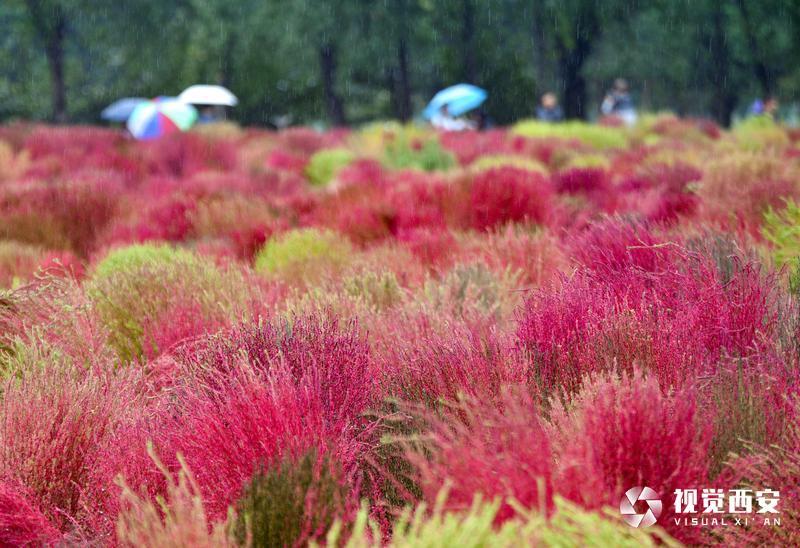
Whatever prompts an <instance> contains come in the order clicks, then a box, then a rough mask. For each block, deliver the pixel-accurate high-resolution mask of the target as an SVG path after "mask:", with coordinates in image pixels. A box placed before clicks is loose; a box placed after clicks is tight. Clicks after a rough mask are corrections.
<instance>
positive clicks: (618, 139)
mask: <svg viewBox="0 0 800 548" xmlns="http://www.w3.org/2000/svg"><path fill="white" fill-rule="evenodd" d="M512 132H514V133H516V134H517V135H522V136H523V137H540V138H545V137H557V138H560V139H578V140H579V141H582V142H583V143H586V144H587V145H591V146H593V147H595V148H599V149H611V148H624V147H625V146H627V144H628V139H627V137H626V130H625V129H623V128H616V127H608V126H598V125H595V124H587V123H585V122H564V123H562V124H549V123H545V122H539V121H536V120H523V121H521V122H518V123H517V124H515V125H514V127H513V128H512Z"/></svg>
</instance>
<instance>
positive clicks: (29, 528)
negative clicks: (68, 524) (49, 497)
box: [0, 480, 61, 546]
mask: <svg viewBox="0 0 800 548" xmlns="http://www.w3.org/2000/svg"><path fill="white" fill-rule="evenodd" d="M60 537H61V534H60V533H59V531H58V529H56V528H55V527H54V526H53V524H51V523H50V521H49V520H48V519H47V518H46V517H45V516H44V514H42V512H41V510H39V509H38V508H37V507H36V505H35V504H33V503H32V502H31V501H30V499H29V498H28V497H27V496H26V495H25V489H24V487H22V486H21V485H18V484H15V483H11V482H6V481H3V480H0V546H45V545H51V544H55V543H57V542H58V540H59V538H60Z"/></svg>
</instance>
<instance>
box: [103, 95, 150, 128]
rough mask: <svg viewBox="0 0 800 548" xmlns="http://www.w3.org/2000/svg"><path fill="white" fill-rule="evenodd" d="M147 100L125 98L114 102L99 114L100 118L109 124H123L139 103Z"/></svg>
mask: <svg viewBox="0 0 800 548" xmlns="http://www.w3.org/2000/svg"><path fill="white" fill-rule="evenodd" d="M145 101H147V99H143V98H141V97H125V98H124V99H120V100H119V101H114V102H113V103H111V104H110V105H108V106H107V107H106V108H104V109H103V111H102V112H101V113H100V118H102V119H103V120H108V121H109V122H124V121H126V120H127V119H128V117H129V116H130V115H131V113H132V112H133V109H135V108H136V107H137V106H139V103H143V102H145Z"/></svg>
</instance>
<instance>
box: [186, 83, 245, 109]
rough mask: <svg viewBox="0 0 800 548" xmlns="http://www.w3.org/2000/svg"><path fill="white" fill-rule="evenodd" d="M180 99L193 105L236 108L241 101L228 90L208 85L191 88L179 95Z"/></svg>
mask: <svg viewBox="0 0 800 548" xmlns="http://www.w3.org/2000/svg"><path fill="white" fill-rule="evenodd" d="M178 99H180V100H181V101H183V102H184V103H191V104H193V105H221V106H225V107H235V106H236V105H237V104H239V99H237V98H236V96H235V95H234V94H233V93H231V92H230V90H229V89H228V88H224V87H222V86H211V85H206V84H202V85H195V86H189V87H188V88H186V89H185V90H183V92H181V94H180V95H178Z"/></svg>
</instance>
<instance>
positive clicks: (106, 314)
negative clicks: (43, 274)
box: [86, 244, 250, 362]
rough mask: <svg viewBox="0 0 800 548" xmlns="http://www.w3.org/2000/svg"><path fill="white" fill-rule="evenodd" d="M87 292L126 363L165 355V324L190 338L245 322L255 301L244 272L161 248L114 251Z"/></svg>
mask: <svg viewBox="0 0 800 548" xmlns="http://www.w3.org/2000/svg"><path fill="white" fill-rule="evenodd" d="M86 289H87V294H88V296H89V298H90V299H91V301H92V303H93V305H94V307H95V309H96V310H97V313H98V315H99V316H100V318H101V320H102V322H103V324H104V326H105V327H106V328H107V329H108V331H109V333H110V335H109V343H110V344H111V346H112V347H113V348H114V349H115V350H116V351H117V354H118V356H119V358H120V359H121V360H122V361H123V362H129V361H131V360H136V359H142V358H144V357H148V356H153V355H155V354H157V353H158V352H159V351H161V350H164V349H163V348H159V345H158V343H156V342H155V339H154V337H156V338H157V337H158V336H160V335H161V333H160V331H161V330H162V327H164V326H163V325H161V323H162V322H165V321H166V322H169V323H170V325H169V327H170V329H171V330H172V331H174V332H175V333H176V334H180V330H181V329H182V328H185V330H186V335H196V334H199V333H198V332H197V331H200V332H202V331H203V330H204V329H203V328H204V326H209V327H214V326H220V325H222V324H225V323H226V322H227V321H229V320H233V319H239V318H240V316H241V314H243V313H245V312H246V310H247V303H248V302H249V298H250V293H249V288H248V286H247V284H246V283H245V280H244V279H243V277H242V275H241V273H240V272H238V271H236V270H221V269H220V268H218V267H217V266H216V265H215V264H214V263H213V261H212V260H211V259H208V258H205V257H200V256H198V255H195V254H194V253H192V252H190V251H187V250H182V249H177V248H174V247H171V246H167V245H156V244H140V245H133V246H130V247H125V248H121V249H117V250H115V251H112V252H111V253H109V254H108V256H107V257H106V258H105V259H103V260H102V261H101V262H100V263H98V265H97V267H96V268H95V270H94V272H93V274H92V277H91V279H90V280H89V281H88V282H87V284H86ZM172 315H175V317H174V321H173V322H170V319H171V316H172ZM182 322H183V323H186V324H187V325H185V326H182V325H180V324H181V323H182Z"/></svg>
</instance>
